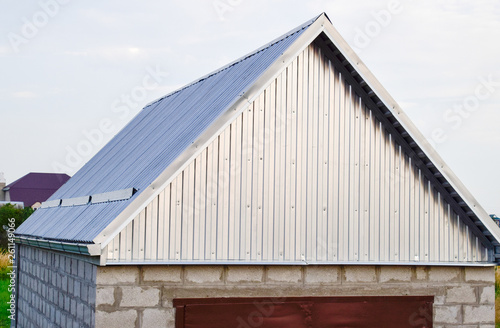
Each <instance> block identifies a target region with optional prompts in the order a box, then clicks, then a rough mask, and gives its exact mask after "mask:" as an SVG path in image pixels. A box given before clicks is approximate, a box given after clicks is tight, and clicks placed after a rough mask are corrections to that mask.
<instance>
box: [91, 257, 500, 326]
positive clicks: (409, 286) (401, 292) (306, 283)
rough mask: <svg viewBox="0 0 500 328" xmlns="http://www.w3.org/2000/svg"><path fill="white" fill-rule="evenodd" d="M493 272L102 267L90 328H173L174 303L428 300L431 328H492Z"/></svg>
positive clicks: (458, 269)
mask: <svg viewBox="0 0 500 328" xmlns="http://www.w3.org/2000/svg"><path fill="white" fill-rule="evenodd" d="M494 281H495V273H494V268H493V267H486V268H468V267H466V268H464V267H424V266H303V267H302V266H107V267H98V268H97V282H96V284H97V296H96V321H95V322H96V327H106V328H113V327H118V328H128V327H130V328H138V327H174V322H175V310H174V308H173V305H172V301H173V299H174V298H202V297H300V296H405V295H411V296H428V295H432V296H434V309H433V316H434V317H433V320H434V327H435V328H451V327H456V328H458V327H462V328H463V327H467V328H480V327H481V328H494V320H495V318H494V317H495V286H494Z"/></svg>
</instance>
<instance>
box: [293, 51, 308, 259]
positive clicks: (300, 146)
mask: <svg viewBox="0 0 500 328" xmlns="http://www.w3.org/2000/svg"><path fill="white" fill-rule="evenodd" d="M307 58H308V56H307V49H306V50H304V51H303V52H302V53H301V54H300V55H299V61H298V64H299V66H298V71H297V74H298V75H297V116H298V118H297V187H296V188H297V203H296V212H297V231H296V234H295V236H296V249H295V257H296V259H297V260H302V261H303V260H305V249H306V244H305V242H306V217H307V212H306V193H307V190H306V178H307V170H306V163H307V162H306V152H307V91H306V90H307V76H308V75H307V65H308V59H307Z"/></svg>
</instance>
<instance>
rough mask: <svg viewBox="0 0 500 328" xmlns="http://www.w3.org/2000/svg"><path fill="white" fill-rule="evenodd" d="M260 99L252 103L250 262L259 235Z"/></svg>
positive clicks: (255, 258) (255, 250) (255, 249)
mask: <svg viewBox="0 0 500 328" xmlns="http://www.w3.org/2000/svg"><path fill="white" fill-rule="evenodd" d="M260 113H261V111H260V97H259V98H257V99H256V100H255V101H254V102H253V115H254V117H253V121H254V122H253V131H252V135H253V137H252V138H253V141H252V142H253V145H252V172H251V176H252V197H251V209H252V212H251V215H252V217H251V230H252V234H251V238H250V244H249V245H250V259H251V260H252V261H255V260H257V239H258V238H259V237H258V235H259V234H261V232H259V230H258V226H259V224H258V219H259V214H260V208H259V203H260V202H259V197H260V195H261V193H260V191H259V176H260V174H261V171H262V169H261V161H260V157H259V155H260V151H259V149H260V148H261V146H262V144H261V142H262V138H261V137H260V130H261V123H262V122H261V119H260V115H261V114H260Z"/></svg>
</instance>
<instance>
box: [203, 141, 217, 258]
mask: <svg viewBox="0 0 500 328" xmlns="http://www.w3.org/2000/svg"><path fill="white" fill-rule="evenodd" d="M219 140H220V136H219V137H217V138H215V140H214V141H213V142H212V149H211V152H210V155H209V159H208V163H209V165H210V169H208V168H207V183H208V184H209V187H210V189H209V190H210V193H209V194H208V199H209V200H210V220H207V225H206V227H205V228H206V230H207V231H208V232H209V233H208V234H207V244H206V246H205V247H206V248H207V251H208V252H209V254H208V256H209V257H208V259H210V260H211V261H214V260H215V259H216V258H217V203H218V201H219V179H218V177H219V161H220V149H219ZM207 251H205V254H206V253H207ZM206 259H207V257H206Z"/></svg>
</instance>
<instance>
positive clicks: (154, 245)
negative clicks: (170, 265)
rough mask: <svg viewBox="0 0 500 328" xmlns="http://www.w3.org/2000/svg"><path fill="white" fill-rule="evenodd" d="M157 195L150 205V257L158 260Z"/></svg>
mask: <svg viewBox="0 0 500 328" xmlns="http://www.w3.org/2000/svg"><path fill="white" fill-rule="evenodd" d="M158 207H159V196H156V197H155V198H154V199H153V202H152V207H151V211H152V213H151V242H150V243H149V244H150V248H151V259H152V260H158V229H159V227H158V210H159V208H158Z"/></svg>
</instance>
